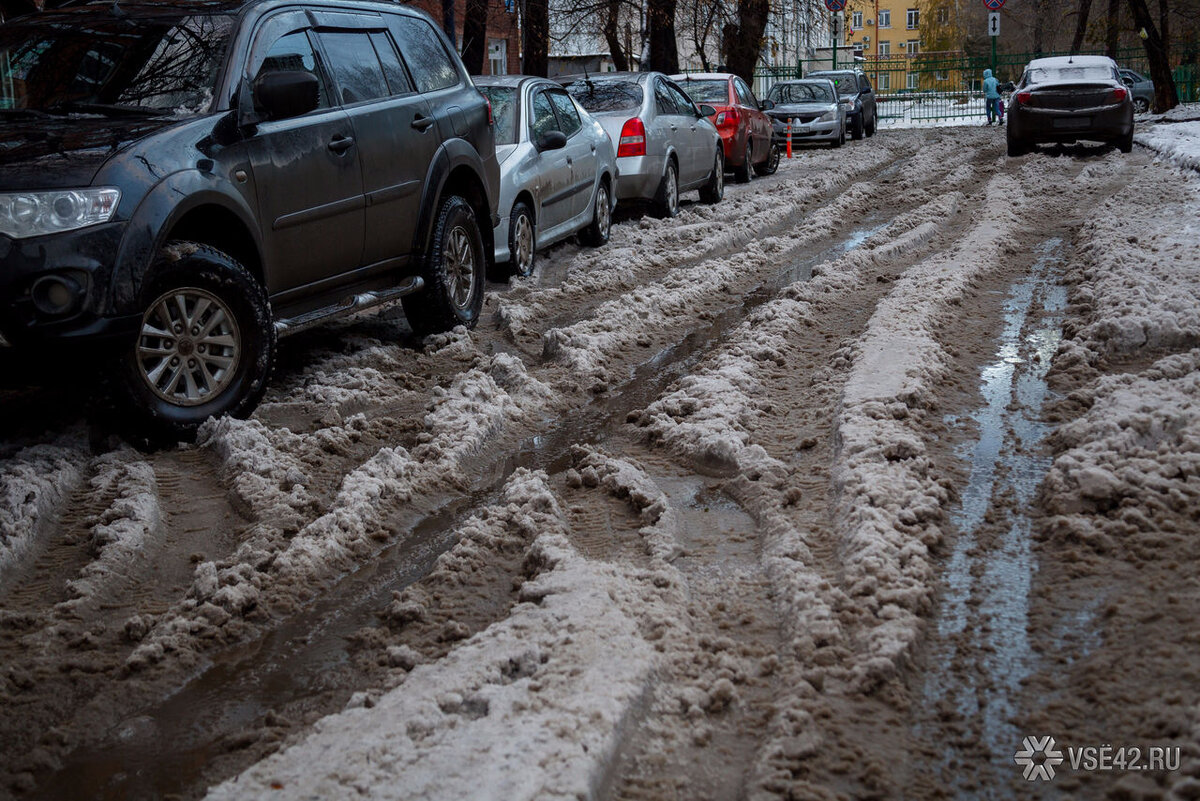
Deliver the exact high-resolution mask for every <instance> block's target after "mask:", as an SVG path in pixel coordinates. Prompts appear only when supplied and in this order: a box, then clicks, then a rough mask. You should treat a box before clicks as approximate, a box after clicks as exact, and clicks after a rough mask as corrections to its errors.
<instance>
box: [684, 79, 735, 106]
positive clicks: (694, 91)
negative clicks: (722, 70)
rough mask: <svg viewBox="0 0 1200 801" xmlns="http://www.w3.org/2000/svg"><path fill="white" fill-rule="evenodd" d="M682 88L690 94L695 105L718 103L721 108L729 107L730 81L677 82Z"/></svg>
mask: <svg viewBox="0 0 1200 801" xmlns="http://www.w3.org/2000/svg"><path fill="white" fill-rule="evenodd" d="M676 83H678V84H679V86H680V88H681V89H683V91H685V92H687V93H688V97H690V98H691V99H692V102H693V103H696V104H697V105H699V104H700V103H716V104H718V105H721V106H725V105H729V82H728V81H688V80H683V81H677V82H676Z"/></svg>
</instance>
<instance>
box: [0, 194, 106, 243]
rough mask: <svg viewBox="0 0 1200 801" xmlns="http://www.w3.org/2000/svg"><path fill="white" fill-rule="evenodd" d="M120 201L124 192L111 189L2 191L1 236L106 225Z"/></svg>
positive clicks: (32, 234) (17, 237)
mask: <svg viewBox="0 0 1200 801" xmlns="http://www.w3.org/2000/svg"><path fill="white" fill-rule="evenodd" d="M120 200H121V190H120V189H114V188H112V187H101V188H96V189H57V190H55V191H53V192H3V193H0V233H3V234H7V235H8V236H11V237H12V238H13V239H22V238H24V237H29V236H41V235H43V234H53V233H57V232H59V231H74V230H75V229H77V228H85V227H87V226H89V225H96V224H98V223H105V222H108V221H109V220H111V219H112V218H113V215H114V214H115V213H116V211H117V203H118V202H120Z"/></svg>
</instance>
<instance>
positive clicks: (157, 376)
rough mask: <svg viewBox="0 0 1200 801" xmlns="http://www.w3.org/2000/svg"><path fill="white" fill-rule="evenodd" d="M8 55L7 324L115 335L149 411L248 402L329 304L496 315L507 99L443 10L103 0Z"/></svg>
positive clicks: (337, 310)
mask: <svg viewBox="0 0 1200 801" xmlns="http://www.w3.org/2000/svg"><path fill="white" fill-rule="evenodd" d="M0 59H2V60H3V62H4V63H6V64H11V65H14V66H13V67H12V72H11V73H10V75H9V76H8V77H9V80H6V81H3V82H0V119H2V120H3V124H4V127H5V130H4V142H5V146H4V147H3V148H2V149H0V334H2V336H3V341H4V343H5V344H7V345H10V346H11V347H14V348H16V349H19V350H22V351H25V352H31V351H32V352H48V351H49V350H50V349H51V348H52V346H61V348H62V349H63V350H65V351H66V352H67V353H68V354H69V353H71V352H73V351H78V350H79V349H81V348H83V347H84V346H91V345H96V346H99V347H101V349H102V350H101V352H102V354H104V356H105V357H106V358H107V357H108V356H109V355H112V356H114V357H115V364H114V366H113V369H112V371H111V372H112V373H113V382H114V384H115V389H116V392H115V394H116V396H117V397H118V399H119V402H120V405H121V406H122V407H123V408H124V409H125V410H127V411H128V412H129V413H130V414H131V415H132V418H131V421H132V422H134V423H136V424H137V428H136V429H135V430H136V431H138V432H140V433H141V434H142V435H144V436H146V437H173V438H187V437H189V436H191V435H193V434H194V432H195V430H196V428H197V427H198V426H199V425H200V423H201V422H203V421H204V420H205V419H207V418H208V417H209V416H212V415H222V414H232V415H237V416H245V415H248V414H249V413H250V412H251V411H252V410H253V409H254V407H255V405H256V404H257V403H258V401H259V399H260V397H261V396H262V394H263V391H264V390H265V388H266V384H267V380H268V378H269V376H270V374H271V368H272V364H273V362H274V358H275V349H276V340H277V337H279V336H284V335H287V334H291V333H294V332H296V331H299V330H303V329H304V328H307V327H309V326H311V325H315V324H317V323H319V322H322V321H325V320H328V319H331V318H334V317H338V316H342V315H345V314H348V313H351V312H356V311H359V310H362V309H364V308H368V307H371V306H375V305H379V304H382V303H384V302H387V301H391V300H396V299H403V304H404V310H405V313H406V315H407V317H408V320H409V323H410V324H411V325H412V327H413V329H414V330H415V331H417V332H418V333H425V332H433V331H442V330H446V329H449V328H451V327H453V326H457V325H467V326H470V325H473V324H474V323H475V321H476V319H477V318H478V316H479V312H480V309H481V305H482V302H483V281H484V272H485V267H486V262H487V258H488V254H490V253H491V252H492V249H493V248H492V238H491V237H492V230H493V227H494V224H495V221H496V185H497V183H498V181H499V174H500V170H499V167H498V165H497V163H496V158H495V148H494V145H493V142H492V125H491V119H490V111H489V107H488V103H487V100H486V99H485V98H484V97H483V96H482V95H480V94H479V92H478V91H477V90H476V89H475V87H474V86H473V85H472V84H471V80H470V78H469V77H468V76H467V73H466V71H465V70H464V69H463V66H462V62H461V61H459V59H458V56H457V55H455V51H454V48H453V47H452V46H451V45H450V43H449V42H448V41H447V39H446V37H445V36H444V35H443V34H442V32H441V31H440V30H439V28H438V27H437V26H436V25H434V24H433V23H432V21H431V20H430V19H429V18H428V17H427V16H425V15H424V14H422V13H420V12H417V11H414V10H412V9H409V8H406V7H404V6H400V5H396V4H392V3H380V2H369V1H368V0H361V1H360V0H345V1H344V2H341V1H339V2H321V3H312V4H306V3H304V2H297V3H292V4H287V5H284V4H281V3H278V2H273V0H252V2H244V3H234V2H222V1H221V0H216V1H215V2H214V0H155V2H153V3H150V2H137V0H125V2H122V3H121V4H120V5H119V6H118V5H116V4H114V3H109V2H107V0H106V1H105V2H102V3H96V4H90V5H76V6H72V7H68V8H64V9H61V10H58V11H46V12H43V13H40V14H36V15H32V16H27V17H24V18H21V19H19V20H14V21H11V22H9V23H7V24H5V25H3V26H0Z"/></svg>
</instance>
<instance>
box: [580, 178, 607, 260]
mask: <svg viewBox="0 0 1200 801" xmlns="http://www.w3.org/2000/svg"><path fill="white" fill-rule="evenodd" d="M611 192H612V190H611V188H610V187H609V184H608V179H607V178H601V179H600V185H599V186H597V187H596V203H595V204H594V205H593V206H592V221H591V223H589V224H588V227H587V228H584V229H583V230H582V231H581V232H580V233H579V239H580V241H581V242H583V244H585V245H590V246H591V247H594V248H598V247H600V246H601V245H606V244H608V237H609V232H610V231H612V194H611Z"/></svg>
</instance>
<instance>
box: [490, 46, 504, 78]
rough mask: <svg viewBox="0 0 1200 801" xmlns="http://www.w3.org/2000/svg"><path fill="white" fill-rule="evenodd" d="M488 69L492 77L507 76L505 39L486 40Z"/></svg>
mask: <svg viewBox="0 0 1200 801" xmlns="http://www.w3.org/2000/svg"><path fill="white" fill-rule="evenodd" d="M488 69H489V70H491V74H492V75H507V74H508V40H507V39H488Z"/></svg>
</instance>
